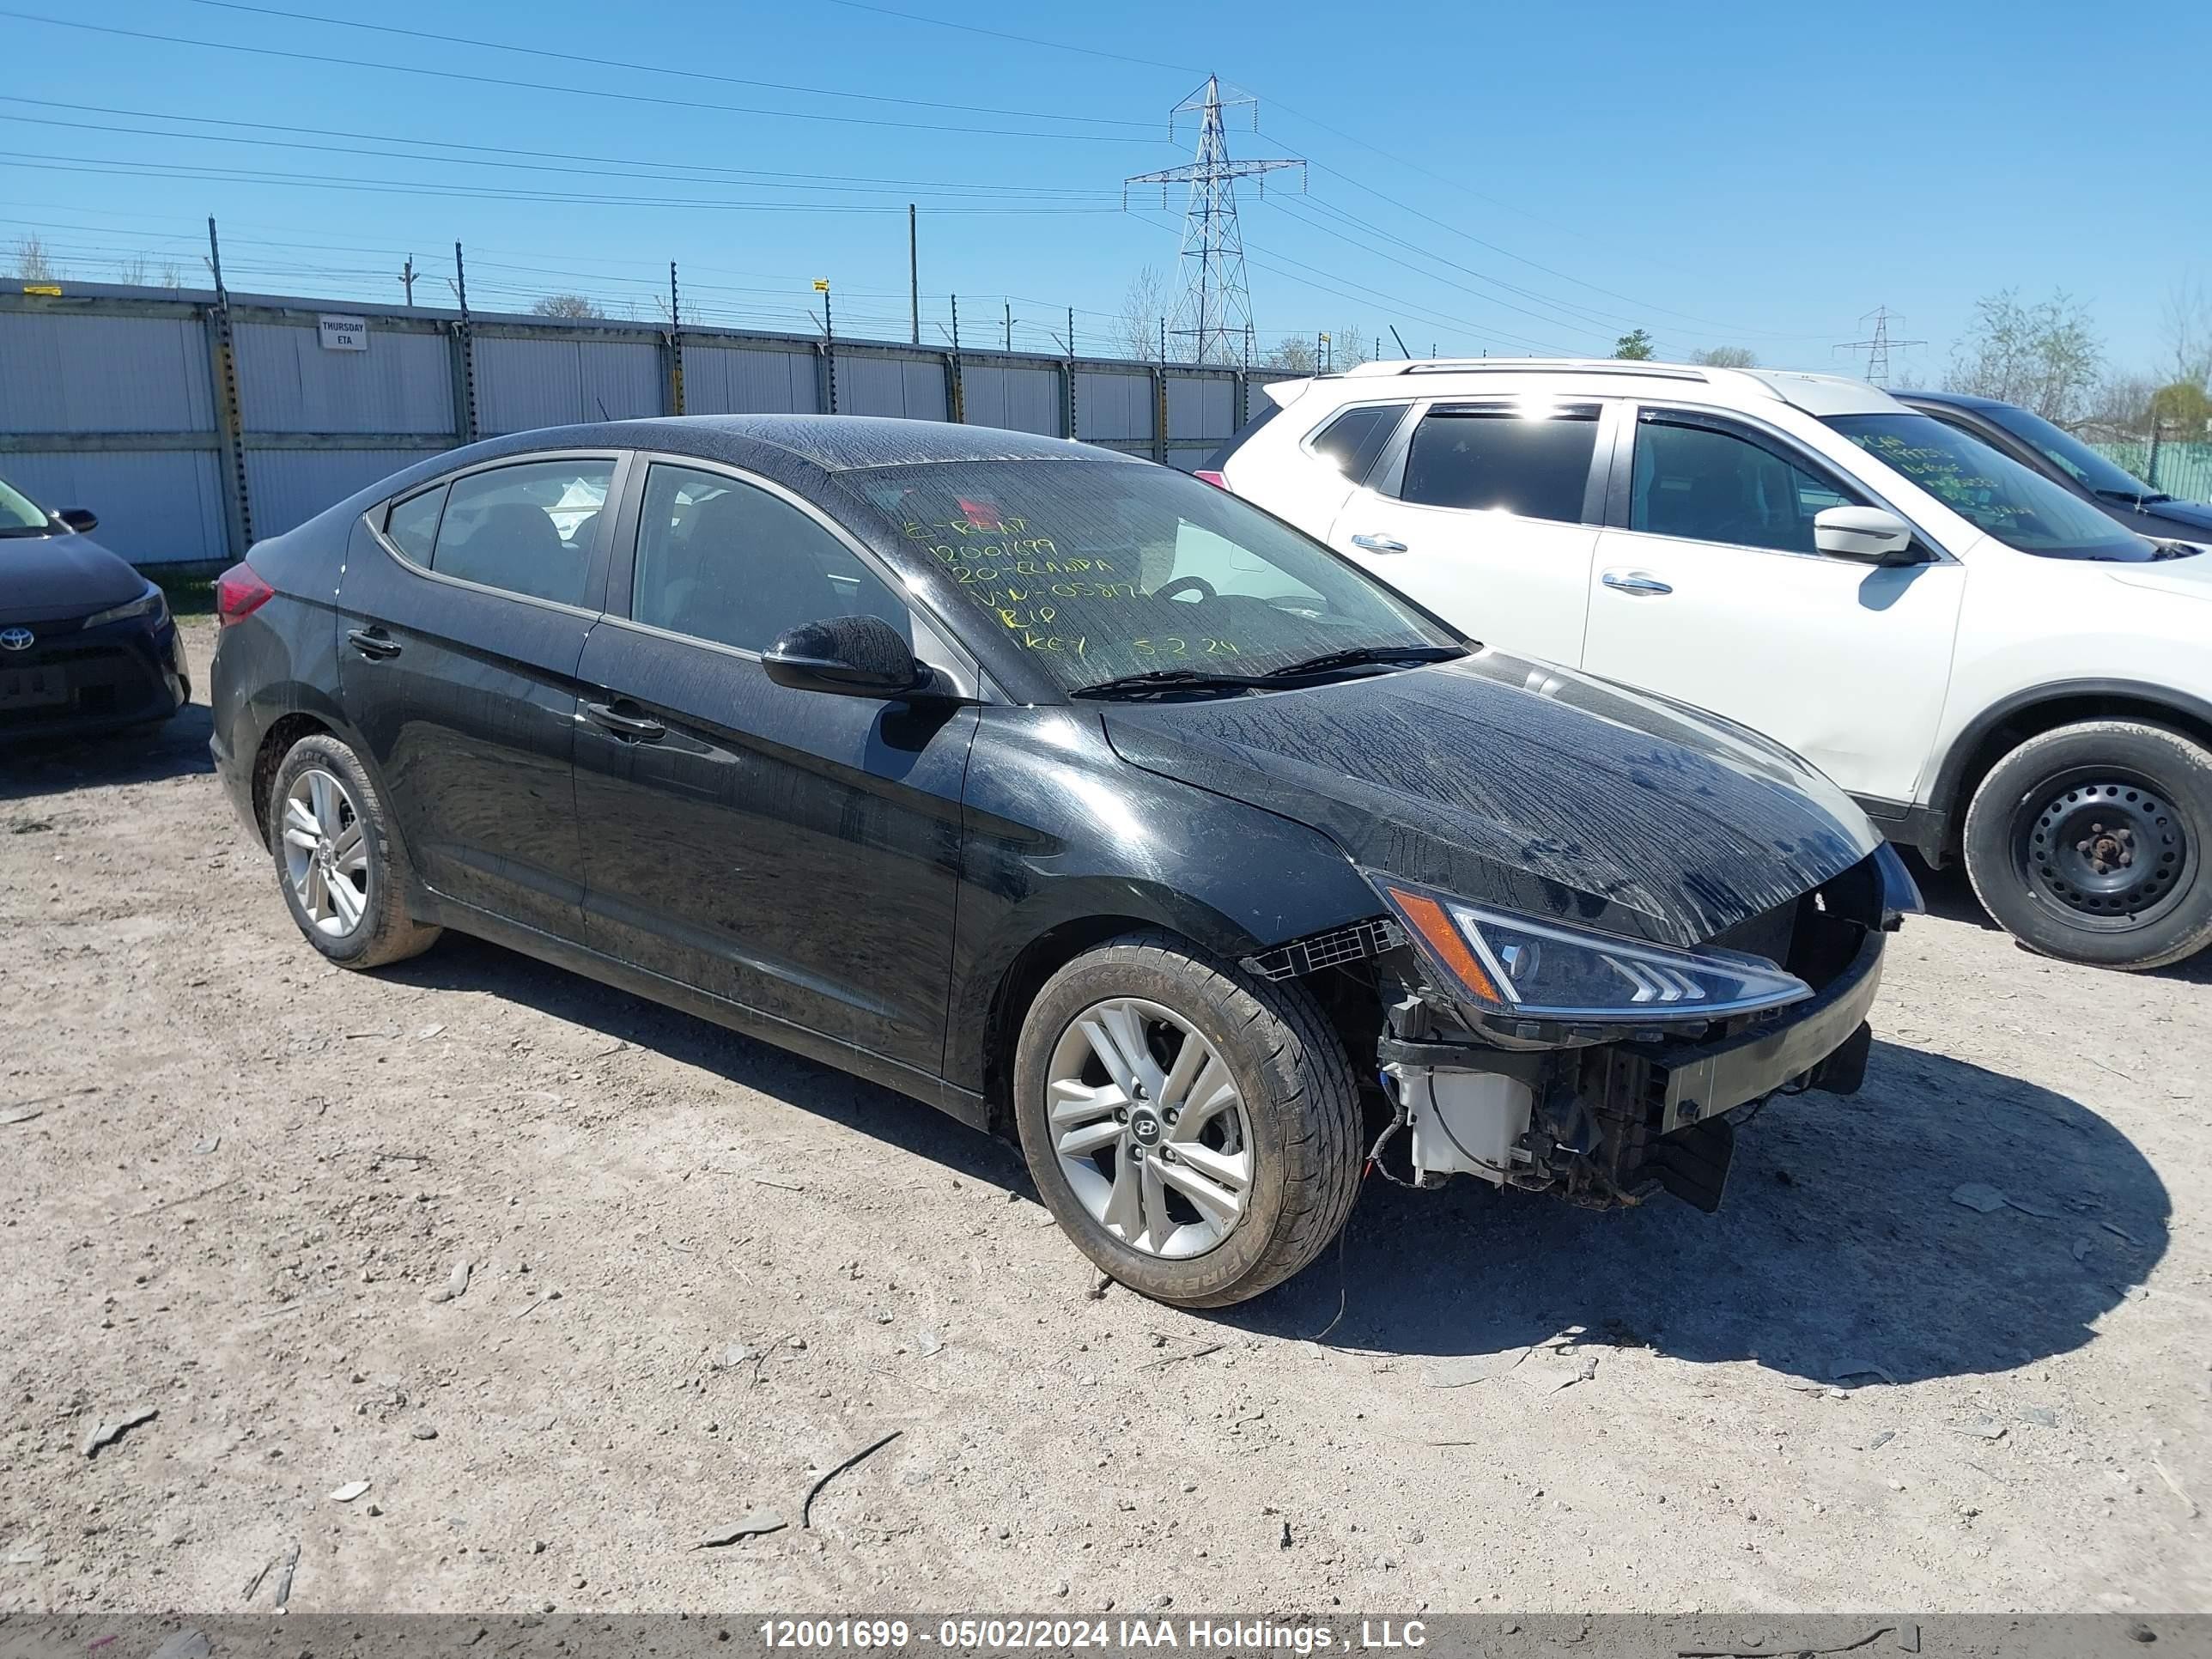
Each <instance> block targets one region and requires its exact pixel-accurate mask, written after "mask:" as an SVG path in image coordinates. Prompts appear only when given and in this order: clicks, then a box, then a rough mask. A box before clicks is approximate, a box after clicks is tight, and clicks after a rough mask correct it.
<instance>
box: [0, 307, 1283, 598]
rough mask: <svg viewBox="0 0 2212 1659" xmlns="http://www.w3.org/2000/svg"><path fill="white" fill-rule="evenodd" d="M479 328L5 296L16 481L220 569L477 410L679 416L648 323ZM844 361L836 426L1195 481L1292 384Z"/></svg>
mask: <svg viewBox="0 0 2212 1659" xmlns="http://www.w3.org/2000/svg"><path fill="white" fill-rule="evenodd" d="M325 312H330V313H338V314H341V315H343V316H345V317H348V318H358V319H362V320H363V321H364V322H365V324H366V335H365V337H366V339H367V342H368V349H366V350H339V349H331V347H329V346H328V345H326V344H325V341H324V339H323V337H322V333H321V331H320V329H319V325H318V319H319V316H320V315H321V314H322V313H325ZM464 320H465V319H461V318H459V316H456V315H453V314H450V313H445V314H441V313H433V312H428V311H411V310H407V309H405V308H403V307H391V306H364V305H362V304H359V303H340V304H330V305H325V304H321V303H319V302H317V301H312V300H290V299H263V298H252V299H247V298H243V297H241V296H239V295H231V296H229V298H228V307H223V306H222V305H219V304H218V301H217V296H216V295H214V294H211V293H196V294H187V295H181V296H180V295H177V294H175V293H173V291H171V290H167V289H161V290H151V289H116V288H97V287H95V288H89V289H78V288H76V286H75V285H71V286H70V291H69V292H68V293H67V294H65V295H64V296H62V297H61V298H59V299H56V298H52V297H51V296H40V295H17V294H0V476H4V477H8V478H9V479H10V480H11V481H13V482H14V483H16V484H17V485H18V486H19V487H21V488H22V489H26V490H27V491H28V492H29V493H30V494H31V495H33V496H34V497H36V498H38V499H40V500H41V501H45V502H46V503H47V504H48V505H50V506H69V507H77V506H82V507H90V508H91V509H92V510H93V511H94V512H95V513H98V514H99V515H100V537H101V539H102V540H103V541H105V542H106V543H108V544H110V545H112V546H113V547H114V548H115V549H116V550H118V552H121V553H124V554H125V555H126V556H130V557H131V558H133V559H136V560H138V561H140V562H143V563H146V564H149V565H158V564H197V565H220V564H222V563H225V562H228V561H229V560H231V559H233V558H236V557H238V556H240V555H241V554H242V553H243V551H244V542H245V539H246V537H247V536H248V535H249V534H250V535H251V536H252V537H253V538H259V537H264V536H271V535H276V534H278V533H280V532H283V531H285V530H289V529H290V528H291V527H292V526H295V525H296V524H298V523H300V522H301V521H302V520H305V519H307V518H310V517H312V516H313V514H315V513H319V512H320V511H321V510H323V508H325V507H328V506H329V505H330V504H331V503H332V502H334V501H341V500H343V499H344V498H345V497H346V496H347V495H351V494H353V493H354V492H355V491H356V490H357V489H360V488H362V486H363V485H364V484H368V483H374V481H375V480H377V479H378V478H380V477H386V475H388V474H389V473H392V472H393V471H398V469H399V468H401V467H403V466H406V465H410V464H412V463H413V462H416V461H417V460H420V459H422V457H424V456H425V455H428V454H433V453H437V452H438V451H440V450H442V449H445V448H447V447H451V446H453V445H454V444H456V443H459V442H460V441H462V440H463V438H464V436H465V435H467V434H468V433H469V430H470V422H471V415H472V416H473V422H474V432H475V435H479V436H492V435H498V434H503V433H509V432H521V431H527V430H530V429H532V428H538V427H544V426H562V425H569V424H573V423H575V422H585V421H597V420H599V419H602V418H605V419H612V420H620V419H624V418H628V417H630V416H650V415H662V414H666V413H669V412H671V410H672V409H673V408H674V407H675V398H676V395H677V392H676V378H675V376H674V374H672V373H671V370H672V369H673V368H674V367H675V361H674V359H675V354H674V353H673V352H672V351H671V342H670V340H669V337H668V336H667V334H666V332H665V331H663V330H661V329H659V328H657V327H655V326H653V325H649V324H626V323H620V322H608V321H592V322H581V323H570V322H565V321H550V320H540V319H521V318H504V317H502V318H493V319H486V318H475V319H466V322H467V325H466V327H464ZM226 342H227V343H228V356H227V357H226V356H225V343H226ZM681 358H682V363H683V370H684V373H683V380H682V385H683V392H682V397H683V405H682V406H683V408H684V411H685V412H686V413H689V414H695V415H702V414H747V413H763V414H768V413H802V414H811V413H813V412H816V411H817V410H821V409H823V408H824V407H825V406H826V402H827V392H828V390H829V370H830V368H831V361H830V360H825V358H824V356H823V348H822V345H821V343H820V342H818V341H815V340H810V339H808V338H806V337H804V336H797V335H770V334H759V335H753V334H738V333H730V332H715V333H711V334H710V333H694V332H691V331H685V333H684V336H683V338H682V351H681ZM226 362H227V363H228V366H229V371H230V374H231V377H232V379H233V380H234V384H235V386H236V393H237V395H236V398H235V403H234V404H233V403H232V401H231V400H230V399H229V398H227V397H226V396H225V395H224V386H223V384H222V374H223V366H224V365H225V363H226ZM834 367H835V373H836V406H837V409H838V410H839V411H840V412H841V413H844V414H862V415H888V416H904V417H906V418H908V419H919V420H933V421H941V420H947V419H950V418H951V415H952V411H953V392H954V387H955V386H956V385H957V387H958V392H959V398H960V404H961V410H962V415H963V419H965V420H966V421H967V422H969V423H970V424H972V425H977V426H1000V427H1011V428H1014V429H1016V430H1018V431H1023V432H1035V433H1042V434H1047V435H1071V429H1070V425H1069V422H1070V415H1071V411H1070V408H1069V401H1070V400H1069V397H1068V392H1069V380H1070V377H1071V376H1072V377H1073V382H1074V386H1073V391H1074V398H1073V404H1074V408H1073V434H1072V435H1079V436H1081V437H1082V438H1084V439H1085V440H1088V441H1093V442H1097V443H1103V444H1109V445H1111V446H1113V447H1115V448H1118V449H1122V450H1126V451H1128V452H1130V453H1137V454H1144V455H1150V456H1152V457H1153V458H1154V459H1164V460H1167V461H1169V462H1170V463H1171V464H1173V465H1177V466H1181V467H1183V468H1186V469H1188V468H1190V467H1193V466H1196V465H1200V464H1202V462H1203V460H1204V459H1205V457H1206V455H1208V454H1210V453H1212V450H1213V449H1214V448H1215V447H1217V446H1218V445H1219V444H1220V443H1221V442H1223V441H1225V439H1227V438H1228V437H1229V435H1231V431H1232V430H1233V429H1234V428H1235V426H1236V423H1237V416H1238V414H1239V411H1240V410H1241V409H1242V408H1243V406H1244V404H1245V401H1246V396H1247V392H1248V389H1249V386H1252V385H1254V384H1256V383H1258V382H1260V381H1261V380H1265V379H1270V378H1276V377H1273V376H1267V375H1263V374H1248V375H1239V374H1235V373H1234V372H1232V371H1227V370H1222V369H1205V370H1198V369H1194V368H1188V367H1187V366H1176V365H1170V366H1168V367H1166V368H1160V367H1158V366H1155V365H1139V364H1134V363H1126V362H1113V361H1110V360H1100V359H1078V360H1076V361H1074V362H1066V361H1063V360H1060V359H1054V358H1041V357H1032V356H1022V355H1019V354H1008V353H1005V352H997V351H984V352H974V351H963V353H962V354H961V355H960V356H958V357H957V358H955V357H954V356H951V354H949V353H945V352H940V351H933V350H925V349H920V348H917V347H915V346H913V345H909V344H894V343H879V342H869V341H850V340H845V341H840V342H838V343H837V344H836V350H835V357H834ZM1163 380H1164V382H1165V386H1166V392H1167V404H1168V421H1167V430H1166V432H1165V433H1161V432H1159V431H1158V430H1157V429H1156V428H1157V426H1158V420H1157V409H1158V400H1159V397H1160V389H1161V384H1162V381H1163ZM471 394H472V395H471ZM233 410H234V416H235V418H233Z"/></svg>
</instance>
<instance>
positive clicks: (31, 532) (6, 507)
mask: <svg viewBox="0 0 2212 1659" xmlns="http://www.w3.org/2000/svg"><path fill="white" fill-rule="evenodd" d="M53 527H54V526H53V522H52V520H50V519H48V518H47V517H46V513H44V512H43V511H42V510H41V509H40V508H39V507H33V505H32V504H31V501H30V500H29V498H28V497H27V496H25V495H21V494H19V493H18V492H17V491H15V490H13V489H9V487H8V485H7V483H6V482H5V481H4V480H0V536H43V535H45V534H46V533H47V532H49V531H51V530H52V528H53Z"/></svg>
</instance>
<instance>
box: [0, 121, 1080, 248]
mask: <svg viewBox="0 0 2212 1659" xmlns="http://www.w3.org/2000/svg"><path fill="white" fill-rule="evenodd" d="M0 104H25V105H29V106H33V107H36V108H40V109H59V110H69V111H73V112H79V113H88V114H94V115H125V116H130V117H131V118H134V119H137V120H145V121H177V122H182V123H185V124H186V125H193V126H219V127H241V128H244V129H246V131H252V132H296V133H306V134H307V135H308V136H310V137H317V138H359V139H363V140H366V141H367V142H368V143H387V144H414V145H417V146H421V147H425V148H434V149H453V150H473V151H476V152H477V153H479V154H483V155H526V156H530V157H532V158H534V159H537V160H540V161H600V162H605V163H607V164H609V165H611V166H617V167H668V168H671V169H675V170H678V171H679V172H683V173H708V174H717V175H720V176H722V177H726V178H729V179H736V180H738V181H739V182H741V183H750V182H753V181H755V180H757V179H802V180H805V181H807V182H809V183H817V184H823V185H830V184H841V185H884V186H885V187H886V188H890V189H896V190H902V191H905V190H963V191H975V192H977V193H986V192H988V193H1021V194H1031V195H1040V196H1069V197H1099V198H1102V199H1103V198H1105V197H1112V196H1114V195H1115V191H1113V190H1111V189H1109V188H1105V187H1103V186H1100V185H1010V184H1002V183H996V182H992V181H987V180H980V179H979V180H974V181H969V180H962V179H884V178H876V177H872V176H871V175H868V174H865V173H793V172H787V171H777V170H775V169H772V168H761V167H716V166H714V165H712V164H710V163H708V162H703V161H649V160H647V159H646V158H644V157H642V156H622V155H578V154H574V153H572V152H568V151H564V150H542V149H518V148H514V147H513V146H509V145H503V144H471V143H462V142H460V141H459V140H456V139H447V138H410V137H405V136H404V135H403V134H397V133H386V132H356V131H350V130H349V129H346V128H340V127H301V126H291V125H285V124H283V123H282V122H276V121H241V120H238V119H235V118H229V117H223V116H212V115H185V114H180V113H179V112H175V111H172V110H147V109H121V108H118V107H115V106H112V105H106V104H87V103H82V102H80V101H77V100H62V99H53V98H25V97H21V96H20V95H18V94H10V93H0ZM0 119H9V120H29V119H31V118H30V117H23V116H9V117H0ZM52 125H58V126H80V125H87V124H84V123H80V122H67V121H55V122H53V123H52ZM90 130H91V131H101V132H105V131H116V130H117V129H113V128H110V127H108V126H106V125H94V126H92V127H91V128H90ZM165 136H174V137H186V136H189V135H185V134H181V133H179V134H175V135H165ZM421 159H423V160H426V161H428V160H442V159H445V158H442V157H430V156H426V157H422V158H421ZM701 182H704V180H702V181H701ZM193 234H194V235H195V236H197V234H198V233H197V231H195V232H194V233H193Z"/></svg>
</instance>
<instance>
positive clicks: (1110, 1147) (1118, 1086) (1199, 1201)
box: [1045, 997, 1253, 1261]
mask: <svg viewBox="0 0 2212 1659" xmlns="http://www.w3.org/2000/svg"><path fill="white" fill-rule="evenodd" d="M1045 1122H1046V1130H1047V1133H1049V1134H1050V1135H1051V1137H1052V1143H1053V1156H1054V1158H1057V1159H1058V1160H1059V1164H1060V1175H1061V1176H1062V1177H1063V1178H1065V1179H1066V1182H1067V1184H1068V1187H1069V1188H1070V1190H1072V1191H1073V1193H1074V1194H1075V1198H1076V1201H1077V1202H1078V1203H1079V1204H1081V1205H1082V1206H1083V1207H1084V1209H1085V1211H1086V1212H1088V1213H1089V1214H1090V1217H1091V1219H1092V1220H1093V1221H1096V1222H1097V1224H1098V1225H1100V1226H1101V1227H1103V1228H1104V1229H1105V1230H1106V1231H1107V1232H1109V1234H1111V1235H1112V1236H1113V1237H1115V1238H1116V1239H1118V1240H1120V1241H1121V1243H1123V1244H1125V1245H1127V1246H1128V1248H1129V1249H1133V1250H1137V1251H1139V1252H1141V1253H1143V1254H1144V1255H1152V1256H1159V1257H1162V1258H1164V1259H1166V1260H1170V1261H1182V1260H1188V1258H1190V1257H1192V1256H1197V1255H1205V1254H1206V1252H1207V1251H1208V1250H1211V1249H1215V1248H1217V1247H1218V1245H1219V1244H1220V1243H1222V1242H1223V1241H1224V1240H1225V1239H1226V1238H1227V1237H1229V1236H1230V1235H1231V1233H1233V1232H1235V1231H1237V1227H1238V1225H1240V1224H1241V1223H1242V1222H1243V1219H1244V1216H1245V1213H1246V1212H1247V1210H1248V1209H1249V1203H1250V1199H1251V1194H1252V1174H1253V1150H1252V1126H1251V1121H1250V1119H1249V1117H1248V1116H1247V1115H1246V1113H1245V1110H1244V1098H1243V1095H1242V1094H1241V1093H1240V1092H1239V1091H1238V1090H1237V1079H1236V1078H1235V1076H1234V1075H1233V1074H1232V1073H1231V1071H1230V1069H1229V1064H1228V1062H1227V1061H1226V1060H1223V1059H1222V1057H1221V1054H1220V1052H1219V1051H1218V1049H1216V1048H1214V1046H1213V1045H1212V1043H1211V1042H1208V1041H1207V1040H1206V1037H1205V1036H1203V1035H1201V1034H1200V1031H1199V1030H1198V1028H1197V1027H1196V1026H1194V1025H1193V1024H1191V1023H1190V1021H1188V1020H1187V1019H1185V1018H1183V1017H1182V1015H1181V1014H1178V1013H1176V1012H1175V1011H1174V1010H1173V1009H1171V1008H1167V1007H1164V1006H1161V1005H1160V1004H1158V1003H1157V1002H1148V1001H1146V1000H1144V999H1142V998H1140V997H1113V998H1109V999H1108V1000H1105V1001H1103V1002H1097V1003H1093V1004H1092V1005H1091V1006H1090V1007H1088V1008H1086V1009H1085V1010H1084V1011H1083V1012H1081V1013H1079V1014H1078V1015H1076V1017H1075V1018H1073V1019H1072V1020H1070V1021H1069V1022H1068V1024H1067V1028H1066V1030H1063V1031H1062V1032H1061V1033H1060V1041H1059V1042H1057V1043H1055V1044H1054V1047H1053V1051H1052V1059H1051V1061H1050V1062H1049V1064H1048V1066H1047V1069H1046V1073H1045Z"/></svg>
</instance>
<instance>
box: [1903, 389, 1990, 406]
mask: <svg viewBox="0 0 2212 1659" xmlns="http://www.w3.org/2000/svg"><path fill="white" fill-rule="evenodd" d="M1890 395H1891V396H1892V397H1893V398H1896V399H1897V400H1898V401H1899V402H1900V403H1907V404H1943V405H1944V406H1945V407H1947V408H1949V409H2013V408H2016V407H2017V405H2016V404H2008V403H2007V402H2006V401H2005V400H2004V399H2003V398H1980V397H1977V396H1975V394H1974V393H1972V392H1892V393H1891V394H1890Z"/></svg>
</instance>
